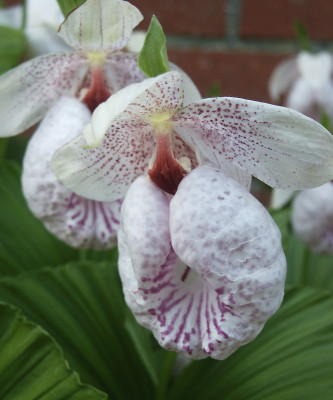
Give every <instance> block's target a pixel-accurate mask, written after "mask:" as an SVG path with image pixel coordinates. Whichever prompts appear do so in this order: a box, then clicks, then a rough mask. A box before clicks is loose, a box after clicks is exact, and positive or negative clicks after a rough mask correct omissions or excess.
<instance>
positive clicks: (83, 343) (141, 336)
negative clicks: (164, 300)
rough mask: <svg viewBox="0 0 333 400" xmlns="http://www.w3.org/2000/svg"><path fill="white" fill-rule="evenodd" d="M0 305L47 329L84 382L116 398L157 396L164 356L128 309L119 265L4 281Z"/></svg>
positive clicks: (74, 267)
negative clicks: (11, 307) (13, 308)
mask: <svg viewBox="0 0 333 400" xmlns="http://www.w3.org/2000/svg"><path fill="white" fill-rule="evenodd" d="M0 300H3V301H6V302H10V303H12V304H14V305H15V306H16V307H19V308H21V309H22V312H23V313H24V315H25V316H26V317H28V318H29V319H30V320H32V321H34V322H35V323H38V324H40V325H41V326H42V327H43V328H44V329H46V330H47V331H48V332H49V333H50V334H51V335H52V336H53V337H54V338H55V339H56V340H57V342H58V343H59V345H60V346H61V348H62V350H63V352H64V355H65V357H66V359H67V360H68V361H69V363H70V365H71V367H72V368H74V369H75V370H76V371H77V372H78V373H79V374H80V377H81V379H82V381H83V382H85V383H89V384H92V385H94V386H95V387H97V388H99V389H101V390H103V391H104V392H106V393H108V394H109V395H110V396H112V398H115V399H134V398H139V399H141V398H142V399H146V398H147V399H148V398H150V396H151V393H152V392H154V390H155V384H156V382H157V375H156V374H157V371H158V368H157V366H159V365H161V363H162V362H163V359H164V357H165V354H166V352H165V351H163V350H161V349H160V348H159V347H158V346H156V345H154V341H153V340H152V337H151V334H150V332H149V331H147V330H145V329H144V328H142V327H140V326H138V325H137V324H136V322H135V321H134V319H133V317H132V315H131V314H130V312H129V310H128V309H127V307H126V305H125V302H124V299H123V293H122V289H121V285H120V282H119V278H118V274H117V268H116V263H113V264H111V263H109V262H107V263H106V262H104V263H96V262H83V263H80V262H76V263H72V264H69V265H66V266H63V267H58V268H47V269H45V270H43V271H40V272H37V273H30V274H24V275H22V276H20V277H13V278H5V279H3V280H2V281H1V282H0Z"/></svg>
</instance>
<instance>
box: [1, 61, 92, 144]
mask: <svg viewBox="0 0 333 400" xmlns="http://www.w3.org/2000/svg"><path fill="white" fill-rule="evenodd" d="M87 70H88V65H87V64H86V61H85V59H84V58H82V56H80V55H79V54H75V53H59V54H52V55H45V56H40V57H38V58H35V59H33V60H30V61H27V62H25V63H24V64H21V65H20V66H18V67H17V68H15V69H13V70H11V71H8V72H7V73H5V74H3V75H1V77H0V120H1V125H0V137H4V136H13V135H16V134H18V133H21V132H23V131H24V130H25V129H27V128H29V127H30V126H32V125H34V124H35V123H36V122H38V121H39V120H40V119H41V118H42V117H43V116H44V115H45V113H46V112H47V110H48V109H49V108H50V107H51V106H52V105H53V104H54V103H55V102H56V101H57V99H58V98H59V97H60V96H63V95H64V96H65V95H68V96H74V95H75V93H76V91H77V90H78V88H79V87H80V85H81V82H82V81H83V79H84V76H85V74H86V73H87Z"/></svg>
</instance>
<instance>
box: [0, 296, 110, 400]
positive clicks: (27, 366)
mask: <svg viewBox="0 0 333 400" xmlns="http://www.w3.org/2000/svg"><path fill="white" fill-rule="evenodd" d="M0 321H1V324H0V354H1V357H0V382H1V385H0V398H1V399H3V400H18V399H21V400H35V399H37V398H38V399H41V400H53V399H65V398H66V399H68V400H106V398H107V397H106V395H105V394H103V393H102V392H100V391H98V390H96V389H94V388H92V387H90V386H87V385H83V384H81V383H80V380H79V376H78V375H77V373H75V372H74V371H72V370H71V369H70V368H69V366H68V364H67V362H66V361H65V360H64V358H63V355H62V352H61V350H60V348H59V346H58V345H57V344H56V342H55V341H54V340H53V339H52V338H51V337H50V336H49V335H48V334H47V333H46V332H45V331H44V330H43V329H41V328H40V327H39V326H37V325H35V324H33V323H31V322H29V321H27V320H26V318H24V317H22V316H21V314H20V312H19V310H17V309H16V308H14V307H12V306H10V305H8V304H5V303H0Z"/></svg>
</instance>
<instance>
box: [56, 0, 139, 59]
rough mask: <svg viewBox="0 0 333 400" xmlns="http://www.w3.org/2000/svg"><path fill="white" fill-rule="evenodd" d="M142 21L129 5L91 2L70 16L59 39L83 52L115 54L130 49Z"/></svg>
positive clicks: (114, 1)
mask: <svg viewBox="0 0 333 400" xmlns="http://www.w3.org/2000/svg"><path fill="white" fill-rule="evenodd" d="M142 19H143V17H142V14H141V13H140V11H139V10H138V9H137V8H136V7H134V6H132V5H131V4H130V3H128V2H127V1H122V0H108V1H104V0H87V1H86V2H85V3H84V4H82V5H81V6H80V7H78V8H76V9H75V10H74V11H72V12H71V13H70V14H69V15H68V16H67V18H66V20H65V21H64V22H63V24H62V25H61V26H60V28H59V35H60V36H61V37H62V38H63V39H64V41H65V42H66V43H68V45H69V46H71V47H73V48H75V49H76V50H79V51H98V52H113V51H115V50H119V49H121V48H123V47H124V46H125V45H126V43H127V42H128V40H129V38H130V36H131V34H132V30H133V28H134V27H135V26H136V25H138V24H139V22H140V21H142ZM96 27H97V28H98V29H96Z"/></svg>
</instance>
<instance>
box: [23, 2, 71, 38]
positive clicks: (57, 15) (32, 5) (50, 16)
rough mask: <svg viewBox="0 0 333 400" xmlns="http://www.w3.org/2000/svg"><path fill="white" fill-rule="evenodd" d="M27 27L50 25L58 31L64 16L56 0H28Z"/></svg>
mask: <svg viewBox="0 0 333 400" xmlns="http://www.w3.org/2000/svg"><path fill="white" fill-rule="evenodd" d="M26 7H27V22H26V27H27V29H31V28H37V27H41V26H48V27H50V28H53V30H54V31H57V30H58V28H59V25H60V24H61V22H62V21H63V19H64V17H63V15H62V12H61V10H60V7H59V5H58V3H57V2H56V1H54V0H28V1H27V6H26Z"/></svg>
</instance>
